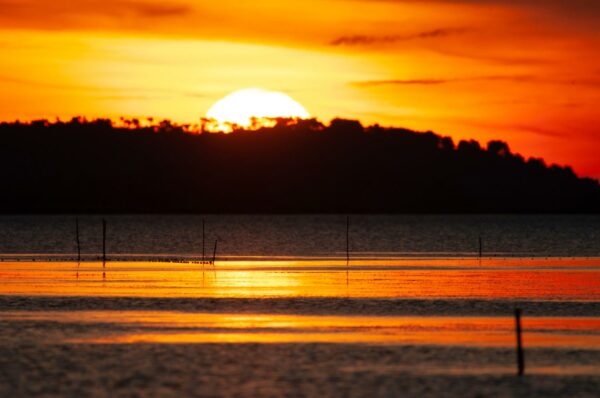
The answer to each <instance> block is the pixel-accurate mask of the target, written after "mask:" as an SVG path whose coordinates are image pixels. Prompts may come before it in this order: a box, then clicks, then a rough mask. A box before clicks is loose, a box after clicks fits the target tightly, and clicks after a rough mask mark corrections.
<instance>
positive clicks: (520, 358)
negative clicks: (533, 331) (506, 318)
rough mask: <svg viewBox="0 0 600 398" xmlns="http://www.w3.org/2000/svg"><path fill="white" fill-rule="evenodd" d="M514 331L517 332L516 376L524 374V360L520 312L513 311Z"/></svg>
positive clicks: (517, 310)
mask: <svg viewBox="0 0 600 398" xmlns="http://www.w3.org/2000/svg"><path fill="white" fill-rule="evenodd" d="M515 329H516V332H517V367H518V373H517V374H518V375H519V376H523V375H524V374H525V358H524V356H523V343H522V340H521V310H520V309H518V308H517V309H515Z"/></svg>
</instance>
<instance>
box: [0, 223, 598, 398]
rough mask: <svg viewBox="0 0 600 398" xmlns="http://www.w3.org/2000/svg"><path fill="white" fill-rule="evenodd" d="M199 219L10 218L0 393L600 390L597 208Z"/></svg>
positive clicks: (4, 229)
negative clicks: (77, 244)
mask: <svg viewBox="0 0 600 398" xmlns="http://www.w3.org/2000/svg"><path fill="white" fill-rule="evenodd" d="M204 218H205V219H206V221H207V236H206V242H213V240H214V239H215V238H217V237H218V238H219V251H218V253H217V257H216V262H215V263H214V264H202V263H201V260H202V249H201V248H202V233H201V221H202V217H199V216H198V217H196V216H192V217H187V216H111V217H109V218H108V225H109V233H108V249H109V250H108V261H107V262H106V263H102V262H99V261H98V257H99V254H98V253H99V252H100V251H101V249H100V247H99V242H100V239H98V238H99V237H98V232H99V228H98V221H99V220H100V219H99V218H97V217H82V218H81V219H80V221H81V224H80V226H81V232H82V234H81V238H82V239H81V242H82V248H83V261H81V262H79V263H78V262H74V261H72V260H73V258H74V257H75V250H74V238H73V218H72V217H64V216H43V217H37V216H36V217H33V216H31V217H30V216H19V217H0V237H1V239H0V260H2V261H1V262H0V280H1V281H2V282H1V283H0V396H37V395H42V396H108V395H110V396H136V395H137V396H140V395H141V396H149V395H152V396H180V395H185V396H215V395H217V396H316V395H318V396H340V395H344V396H369V397H371V396H398V395H405V396H415V397H422V396H432V395H437V396H442V395H443V396H450V397H452V396H457V397H458V396H460V397H469V396H482V395H483V396H523V397H530V396H543V397H547V396H590V397H595V396H597V391H598V389H600V355H599V352H600V316H599V314H600V246H599V245H598V244H597V241H598V239H599V237H600V234H599V229H600V228H599V226H600V218H598V217H597V216H354V217H352V223H351V230H350V250H351V252H350V256H349V259H347V257H346V253H345V245H346V241H345V225H346V224H345V223H346V218H345V217H342V216H275V217H273V216H223V217H216V216H206V217H204ZM480 235H481V236H482V241H483V253H482V256H481V257H479V253H478V237H479V236H480ZM209 247H210V249H209ZM211 251H212V243H210V244H205V258H211V257H212V252H211ZM515 308H520V309H522V311H523V321H522V326H523V343H524V346H525V353H526V374H527V376H526V377H525V378H518V377H515V376H514V374H515V353H514V344H515V330H514V327H515V320H514V317H513V311H514V309H515ZM107 391H110V394H108V392H107Z"/></svg>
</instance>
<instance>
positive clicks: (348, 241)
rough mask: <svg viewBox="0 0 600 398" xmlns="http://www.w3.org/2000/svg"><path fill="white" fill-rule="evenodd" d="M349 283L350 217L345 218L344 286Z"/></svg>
mask: <svg viewBox="0 0 600 398" xmlns="http://www.w3.org/2000/svg"><path fill="white" fill-rule="evenodd" d="M349 283H350V216H346V286H347V285H348V284H349Z"/></svg>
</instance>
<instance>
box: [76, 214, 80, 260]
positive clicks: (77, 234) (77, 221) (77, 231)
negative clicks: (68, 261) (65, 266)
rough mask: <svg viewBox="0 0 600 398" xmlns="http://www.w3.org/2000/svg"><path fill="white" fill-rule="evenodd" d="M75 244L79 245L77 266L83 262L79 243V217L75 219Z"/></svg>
mask: <svg viewBox="0 0 600 398" xmlns="http://www.w3.org/2000/svg"><path fill="white" fill-rule="evenodd" d="M75 242H76V243H77V264H79V263H80V262H81V244H80V242H79V217H75Z"/></svg>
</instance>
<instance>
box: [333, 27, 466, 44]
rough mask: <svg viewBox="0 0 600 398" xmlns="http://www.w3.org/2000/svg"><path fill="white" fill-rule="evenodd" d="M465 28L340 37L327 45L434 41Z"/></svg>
mask: <svg viewBox="0 0 600 398" xmlns="http://www.w3.org/2000/svg"><path fill="white" fill-rule="evenodd" d="M469 30H470V29H467V28H441V29H435V30H430V31H425V32H420V33H416V34H411V35H386V36H368V35H352V36H341V37H338V38H336V39H334V40H332V41H331V42H330V43H329V44H330V45H332V46H368V45H379V44H393V43H397V42H402V41H410V40H419V39H435V38H441V37H447V36H452V35H459V34H463V33H465V32H468V31H469Z"/></svg>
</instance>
